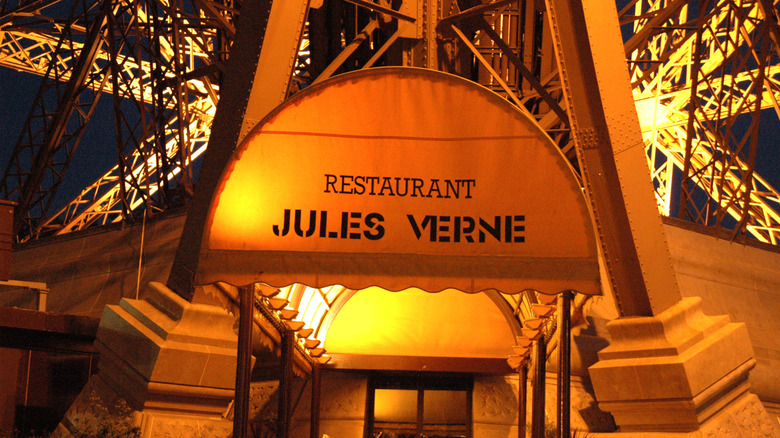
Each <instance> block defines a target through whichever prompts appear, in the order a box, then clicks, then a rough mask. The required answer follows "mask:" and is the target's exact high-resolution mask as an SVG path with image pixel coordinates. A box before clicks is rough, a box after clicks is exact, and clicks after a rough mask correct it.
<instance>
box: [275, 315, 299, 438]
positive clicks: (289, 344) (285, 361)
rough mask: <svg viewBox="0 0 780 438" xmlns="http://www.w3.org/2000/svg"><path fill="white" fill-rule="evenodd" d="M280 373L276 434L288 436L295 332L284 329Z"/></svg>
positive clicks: (279, 436) (281, 436)
mask: <svg viewBox="0 0 780 438" xmlns="http://www.w3.org/2000/svg"><path fill="white" fill-rule="evenodd" d="M281 349H282V355H281V358H280V366H281V368H282V369H281V370H280V371H281V373H280V379H279V389H278V391H279V411H278V414H277V417H276V436H277V437H278V438H287V437H289V436H290V418H291V417H292V412H291V411H292V383H293V382H292V380H293V354H295V333H293V332H291V331H289V330H285V331H284V332H283V333H282V345H281Z"/></svg>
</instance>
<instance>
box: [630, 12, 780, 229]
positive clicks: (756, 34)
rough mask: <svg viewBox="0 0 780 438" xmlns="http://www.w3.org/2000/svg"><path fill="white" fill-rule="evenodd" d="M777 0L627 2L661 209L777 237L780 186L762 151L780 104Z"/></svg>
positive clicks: (638, 94) (636, 81) (638, 93)
mask: <svg viewBox="0 0 780 438" xmlns="http://www.w3.org/2000/svg"><path fill="white" fill-rule="evenodd" d="M777 4H778V3H777V2H772V1H770V0H756V1H753V0H750V1H748V0H745V1H739V0H713V1H702V2H687V1H680V0H668V1H667V0H664V1H652V2H647V1H635V2H633V3H632V4H630V5H628V7H626V8H625V9H624V10H623V11H622V12H621V16H622V18H623V20H624V23H628V24H629V25H630V26H631V27H632V32H633V36H632V37H631V38H630V39H629V41H628V42H627V43H626V54H627V56H628V57H629V59H630V61H629V69H630V73H631V80H632V82H633V84H632V85H633V87H634V93H635V98H636V101H637V110H638V112H639V115H640V120H641V121H642V129H643V134H644V139H645V144H646V147H647V151H648V159H649V163H650V167H651V169H652V174H653V180H654V182H655V186H656V195H657V199H658V203H659V208H660V210H661V212H662V214H665V215H674V214H676V215H678V216H679V217H680V218H683V219H686V220H689V221H693V222H696V223H700V224H704V225H708V226H715V227H723V228H727V229H730V230H733V232H734V235H735V236H736V235H737V234H740V233H745V232H747V233H749V234H750V235H751V236H753V237H754V238H756V239H758V240H760V241H762V242H769V243H772V244H778V240H779V239H780V214H778V211H780V210H779V208H780V195H778V192H777V190H776V189H775V188H774V187H772V186H771V185H770V184H769V183H768V182H767V181H766V180H765V179H763V178H762V177H761V176H760V175H758V173H757V172H756V160H757V156H758V153H759V151H758V148H759V141H760V138H759V127H760V126H761V122H764V123H765V124H766V125H765V127H764V128H763V129H767V128H766V126H772V125H770V123H771V122H772V121H775V122H776V121H777V119H778V111H780V107H779V106H778V96H780V88H779V87H778V79H780V57H778V55H779V54H780V52H779V50H780V46H778V43H780V39H778V36H779V35H780V28H778V21H777V10H776V8H777ZM775 126H777V125H776V123H775ZM769 129H771V128H769ZM774 152H775V153H776V148H775V149H774ZM765 153H766V152H765ZM675 201H677V204H678V205H675Z"/></svg>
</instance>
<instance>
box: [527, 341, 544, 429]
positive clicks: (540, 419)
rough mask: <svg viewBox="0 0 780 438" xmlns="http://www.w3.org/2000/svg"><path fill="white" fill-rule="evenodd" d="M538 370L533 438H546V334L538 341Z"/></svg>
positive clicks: (535, 387)
mask: <svg viewBox="0 0 780 438" xmlns="http://www.w3.org/2000/svg"><path fill="white" fill-rule="evenodd" d="M534 361H535V362H536V368H535V373H534V381H535V385H534V392H533V401H532V405H531V437H532V438H544V389H545V386H546V375H547V364H546V362H547V343H546V342H545V341H544V334H541V335H540V336H539V340H538V341H536V350H535V354H534Z"/></svg>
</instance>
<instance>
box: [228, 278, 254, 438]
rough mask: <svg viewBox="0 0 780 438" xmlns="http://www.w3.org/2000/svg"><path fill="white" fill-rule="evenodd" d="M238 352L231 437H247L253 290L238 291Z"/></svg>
mask: <svg viewBox="0 0 780 438" xmlns="http://www.w3.org/2000/svg"><path fill="white" fill-rule="evenodd" d="M239 294H240V302H239V312H238V352H237V356H236V395H235V402H234V411H233V437H235V438H247V437H249V382H250V378H251V377H252V324H253V321H252V319H253V317H254V288H253V287H252V286H245V287H242V288H240V289H239Z"/></svg>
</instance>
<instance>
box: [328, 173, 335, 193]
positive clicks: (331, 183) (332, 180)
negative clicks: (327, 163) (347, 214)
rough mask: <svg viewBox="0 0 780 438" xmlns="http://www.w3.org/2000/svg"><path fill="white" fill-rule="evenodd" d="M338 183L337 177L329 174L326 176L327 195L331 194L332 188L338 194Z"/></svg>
mask: <svg viewBox="0 0 780 438" xmlns="http://www.w3.org/2000/svg"><path fill="white" fill-rule="evenodd" d="M336 181H338V178H337V177H336V175H331V174H328V173H326V174H325V193H330V190H331V188H332V189H333V192H334V193H336V192H337V191H336Z"/></svg>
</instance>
